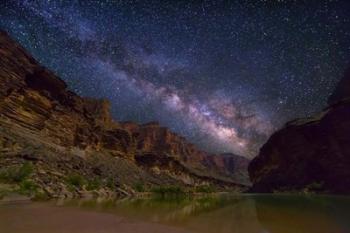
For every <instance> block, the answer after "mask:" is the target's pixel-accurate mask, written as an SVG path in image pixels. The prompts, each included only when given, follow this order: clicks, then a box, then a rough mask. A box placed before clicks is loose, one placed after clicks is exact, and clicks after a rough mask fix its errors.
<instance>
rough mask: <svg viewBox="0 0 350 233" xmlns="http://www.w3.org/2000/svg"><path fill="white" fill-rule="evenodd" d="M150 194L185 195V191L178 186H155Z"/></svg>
mask: <svg viewBox="0 0 350 233" xmlns="http://www.w3.org/2000/svg"><path fill="white" fill-rule="evenodd" d="M151 192H153V193H154V194H157V195H161V196H168V195H184V194H185V191H184V190H183V188H181V187H180V186H157V187H153V188H152V189H151Z"/></svg>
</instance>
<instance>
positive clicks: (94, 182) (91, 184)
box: [86, 178, 101, 191]
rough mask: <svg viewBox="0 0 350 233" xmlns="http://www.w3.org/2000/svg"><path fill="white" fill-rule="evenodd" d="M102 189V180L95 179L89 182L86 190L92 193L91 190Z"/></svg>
mask: <svg viewBox="0 0 350 233" xmlns="http://www.w3.org/2000/svg"><path fill="white" fill-rule="evenodd" d="M100 187H101V180H99V179H98V178H95V179H93V180H88V181H87V185H86V189H87V190H89V191H91V190H97V189H99V188H100Z"/></svg>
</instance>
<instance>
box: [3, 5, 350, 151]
mask: <svg viewBox="0 0 350 233" xmlns="http://www.w3.org/2000/svg"><path fill="white" fill-rule="evenodd" d="M0 5H1V7H0V27H1V28H2V29H3V30H6V31H8V32H9V33H10V35H12V36H13V37H14V38H15V39H16V40H18V41H19V42H20V43H21V44H22V45H24V46H25V47H26V49H28V50H29V51H30V52H31V53H32V54H33V55H34V57H35V58H36V59H38V60H39V61H40V62H41V63H42V64H43V65H45V66H47V67H48V68H49V69H51V70H53V71H54V72H55V73H56V74H57V75H59V76H60V77H61V78H62V79H64V80H65V81H66V82H67V83H68V85H69V88H70V89H71V90H73V91H75V92H76V93H77V94H79V95H83V96H89V97H96V98H106V99H108V100H110V102H111V106H112V113H113V116H114V118H115V119H116V120H118V121H126V120H128V121H136V122H139V123H146V122H148V121H159V122H160V124H161V125H163V126H166V127H169V128H170V129H171V130H173V131H175V132H176V133H178V134H180V135H183V136H185V137H186V138H187V139H188V140H189V141H190V142H193V143H194V144H196V145H198V146H199V147H200V148H202V149H204V150H207V151H210V152H215V153H222V152H232V153H236V154H241V155H244V156H247V157H253V156H255V155H256V154H257V151H258V149H259V147H260V146H261V145H262V144H263V143H264V142H265V141H266V140H267V138H268V137H269V136H270V135H271V134H272V133H273V132H274V131H275V130H277V129H278V128H280V127H282V125H283V124H284V123H285V122H286V121H288V120H291V119H294V118H296V117H305V116H308V115H310V114H312V113H314V112H317V111H320V110H321V109H322V108H324V107H325V106H326V103H327V98H328V96H329V95H330V94H331V93H332V91H333V89H334V86H335V85H336V84H337V82H338V81H339V79H340V78H341V74H342V72H343V70H344V69H345V67H346V65H347V63H348V62H349V61H350V59H349V58H350V56H349V55H350V53H349V52H350V30H349V29H350V14H349V12H350V3H349V1H330V0H329V1H322V0H320V1H196V2H195V3H192V2H190V1H11V0H10V1H1V3H0Z"/></svg>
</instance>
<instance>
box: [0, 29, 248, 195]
mask: <svg viewBox="0 0 350 233" xmlns="http://www.w3.org/2000/svg"><path fill="white" fill-rule="evenodd" d="M25 161H31V162H32V163H33V164H34V165H35V171H36V172H35V175H34V176H35V179H36V182H37V183H38V185H39V186H40V187H43V188H45V187H47V186H50V187H51V186H52V187H53V188H52V189H54V190H50V191H49V192H51V194H55V193H59V192H62V190H63V189H64V187H63V186H64V185H63V184H61V183H59V180H60V179H61V180H62V177H63V178H64V177H65V176H66V175H67V174H71V173H77V174H80V175H83V176H87V177H95V178H96V177H97V178H98V179H102V180H107V179H108V180H113V183H114V186H116V187H118V188H121V186H123V187H124V189H127V188H125V187H131V186H132V185H133V184H135V183H140V182H142V183H145V184H146V185H160V184H164V185H169V184H178V185H192V186H193V185H199V184H214V185H218V186H220V187H236V188H242V187H244V185H242V184H246V183H247V182H246V179H245V175H244V169H243V167H242V166H235V164H236V162H235V161H236V157H235V156H234V155H231V156H226V157H225V158H224V157H221V156H218V155H215V156H212V155H209V154H207V153H205V152H203V151H200V150H199V149H197V148H196V147H195V146H194V145H192V144H190V143H188V142H187V141H186V140H185V139H184V138H183V137H181V136H179V135H176V134H175V133H173V132H171V131H170V130H169V129H167V128H165V127H161V126H160V125H159V124H157V123H148V124H144V125H139V124H136V123H133V122H116V121H114V120H113V119H112V117H111V115H110V111H109V103H108V101H106V100H96V99H90V98H82V97H80V96H78V95H76V94H75V93H73V92H71V91H70V90H69V89H68V88H67V85H66V83H65V82H64V81H63V80H61V79H60V78H59V77H57V76H56V75H55V74H54V73H52V72H51V71H49V70H47V69H46V68H45V67H43V66H41V65H40V64H38V62H37V61H36V60H35V59H33V58H32V57H31V56H30V55H29V54H28V53H27V52H26V51H25V50H24V49H23V48H22V47H21V46H20V45H19V44H17V43H16V42H15V41H13V40H12V39H11V38H10V37H9V36H8V35H7V34H6V33H5V32H0V168H1V169H3V170H4V169H6V168H7V167H11V166H16V165H19V164H21V163H24V162H25ZM247 161H248V160H246V164H247ZM240 163H241V162H240ZM237 164H238V163H237ZM241 164H242V163H241ZM240 169H243V170H242V171H241V170H240ZM238 170H239V171H238ZM0 173H1V171H0ZM49 174H56V175H49ZM106 182H107V181H106ZM49 184H50V185H49Z"/></svg>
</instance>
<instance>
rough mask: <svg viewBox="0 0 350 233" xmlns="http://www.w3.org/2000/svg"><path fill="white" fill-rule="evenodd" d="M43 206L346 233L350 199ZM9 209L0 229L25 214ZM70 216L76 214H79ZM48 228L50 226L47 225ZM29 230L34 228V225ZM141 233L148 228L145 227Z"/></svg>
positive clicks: (270, 231)
mask: <svg viewBox="0 0 350 233" xmlns="http://www.w3.org/2000/svg"><path fill="white" fill-rule="evenodd" d="M31 205H33V204H31ZM43 205H45V206H50V207H52V206H55V207H54V209H55V210H61V211H62V210H64V211H65V212H64V217H65V218H68V219H69V217H70V216H69V215H70V213H72V216H73V212H74V211H76V210H79V211H81V210H83V211H84V212H93V213H95V215H96V216H106V213H107V216H122V217H123V218H125V219H129V220H132V221H134V222H137V221H140V222H141V221H142V222H150V223H160V224H162V225H168V226H171V227H175V228H181V229H185V230H187V231H189V232H200V233H350V198H345V197H326V196H300V195H299V196H298V195H236V196H230V195H224V196H216V197H213V196H207V197H200V198H182V199H161V198H149V199H124V200H108V201H105V200H71V201H63V202H55V203H44V204H43V203H39V204H34V206H36V210H38V209H39V210H40V208H43ZM10 208H11V209H13V208H14V207H9V206H6V207H4V206H0V228H1V226H6V227H8V228H7V229H11V228H9V226H8V225H6V224H7V223H4V222H1V221H2V220H1V219H4V218H2V217H4V216H5V217H6V219H7V220H8V221H9V222H10V221H15V220H17V221H19V220H18V219H25V218H27V216H24V214H22V212H21V209H23V208H24V207H21V205H16V206H15V208H17V209H16V211H12V212H10V211H9V210H10ZM31 208H32V207H31ZM33 208H34V207H33ZM51 211H52V210H51ZM29 212H30V211H29ZM23 213H24V212H23ZM74 214H75V215H74V217H75V218H77V213H76V212H74ZM65 218H62V217H60V215H57V216H55V219H54V221H55V223H59V224H60V225H61V226H63V228H62V231H60V232H69V231H68V230H67V231H64V226H65V222H64V221H66V220H65ZM103 218H104V217H103ZM27 221H29V223H27V225H28V226H25V227H33V226H35V224H34V223H33V224H31V222H30V221H34V220H28V219H27ZM94 221H95V223H94V224H99V221H101V220H100V218H96V217H94ZM100 223H101V224H102V222H100ZM36 227H40V225H38V226H36ZM46 227H47V229H49V227H50V226H49V225H48V226H46ZM113 227H114V226H113ZM117 228H118V225H117ZM113 229H115V227H114V228H113ZM0 232H1V229H0ZM14 232H16V231H14ZM18 232H19V231H18ZM29 232H37V231H35V229H34V228H33V229H31V230H29ZM103 232H115V231H114V230H113V231H103ZM118 232H119V231H118ZM141 232H149V231H147V229H145V230H144V231H141Z"/></svg>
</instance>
